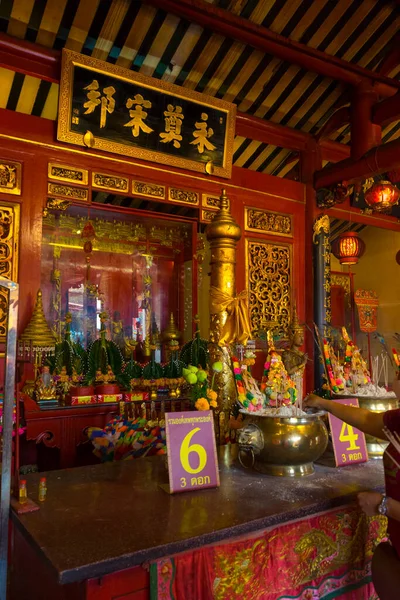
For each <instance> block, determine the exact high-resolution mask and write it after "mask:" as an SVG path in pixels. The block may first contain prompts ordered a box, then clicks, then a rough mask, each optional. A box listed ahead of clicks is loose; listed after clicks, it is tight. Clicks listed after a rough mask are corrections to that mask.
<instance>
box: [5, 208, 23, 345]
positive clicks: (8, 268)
mask: <svg viewBox="0 0 400 600" xmlns="http://www.w3.org/2000/svg"><path fill="white" fill-rule="evenodd" d="M7 215H8V216H9V220H10V219H11V222H9V223H7ZM19 228H20V205H19V204H11V203H10V204H8V203H6V202H0V252H1V255H2V260H1V261H0V275H2V276H3V277H5V278H6V279H10V280H11V281H15V282H18V258H19ZM7 315H8V306H7V291H6V290H5V289H4V288H1V289H0V343H2V344H3V343H5V341H6V331H7Z"/></svg>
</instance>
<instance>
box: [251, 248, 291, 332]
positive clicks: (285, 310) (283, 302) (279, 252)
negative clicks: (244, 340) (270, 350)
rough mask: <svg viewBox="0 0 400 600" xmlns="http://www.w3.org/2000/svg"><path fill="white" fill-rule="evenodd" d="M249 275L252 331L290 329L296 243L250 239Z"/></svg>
mask: <svg viewBox="0 0 400 600" xmlns="http://www.w3.org/2000/svg"><path fill="white" fill-rule="evenodd" d="M246 279H247V288H248V292H249V312H250V323H251V328H252V332H253V333H256V332H258V331H261V330H265V329H266V328H268V327H278V328H279V329H280V330H285V331H286V330H287V329H288V327H289V323H290V315H291V300H290V298H291V280H292V246H291V245H290V244H284V243H272V242H268V241H262V240H246Z"/></svg>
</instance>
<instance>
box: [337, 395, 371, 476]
mask: <svg viewBox="0 0 400 600" xmlns="http://www.w3.org/2000/svg"><path fill="white" fill-rule="evenodd" d="M335 402H339V403H340V404H347V405H348V406H357V407H358V399H357V398H343V399H341V400H336V399H335ZM329 424H330V426H331V432H332V444H333V451H334V453H335V463H336V466H337V467H344V466H346V465H354V464H356V463H362V462H367V460H368V452H367V444H366V442H365V435H364V434H363V433H362V432H361V431H360V430H359V429H356V428H355V427H352V426H351V425H347V423H345V422H344V421H341V420H340V419H338V418H337V417H334V416H333V415H331V414H329Z"/></svg>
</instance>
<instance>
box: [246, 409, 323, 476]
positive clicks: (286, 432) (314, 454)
mask: <svg viewBox="0 0 400 600" xmlns="http://www.w3.org/2000/svg"><path fill="white" fill-rule="evenodd" d="M322 416H323V413H322V412H312V413H304V414H302V415H299V416H295V417H279V416H270V415H254V414H252V415H249V414H247V415H246V419H245V422H244V426H243V428H242V429H241V430H240V432H239V437H238V444H239V460H240V463H241V464H242V466H244V467H247V468H254V469H255V470H256V471H259V472H260V473H265V474H266V475H276V476H285V477H302V476H304V475H311V474H312V473H314V465H313V463H314V462H315V461H317V460H318V458H320V456H322V454H323V453H324V452H325V450H326V447H327V445H328V431H327V429H326V427H325V424H324V422H323V420H322V419H321V417H322Z"/></svg>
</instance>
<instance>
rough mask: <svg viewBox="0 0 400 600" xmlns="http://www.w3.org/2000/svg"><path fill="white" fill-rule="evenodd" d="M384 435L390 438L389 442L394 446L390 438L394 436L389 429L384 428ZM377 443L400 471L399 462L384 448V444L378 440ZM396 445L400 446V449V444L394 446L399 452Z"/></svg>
mask: <svg viewBox="0 0 400 600" xmlns="http://www.w3.org/2000/svg"><path fill="white" fill-rule="evenodd" d="M383 433H384V434H385V435H386V437H387V438H388V440H389V441H390V442H391V443H392V444H393V442H392V440H391V439H390V438H393V435H392V433H391V431H390V430H389V429H388V428H387V427H384V428H383ZM397 437H398V436H397ZM377 442H378V445H379V446H380V447H381V448H382V450H384V451H385V452H386V454H387V456H388V457H389V458H390V460H391V461H392V462H393V463H394V464H395V465H396V467H397V468H398V469H400V464H399V463H398V462H397V460H396V459H395V458H393V456H392V455H391V454H390V452H389V450H388V449H387V448H384V447H383V446H382V444H381V443H380V442H379V441H378V440H377ZM395 442H396V440H395ZM396 445H397V446H399V448H400V444H398V443H397V442H396V443H395V444H393V446H394V447H395V449H396V450H397V452H399V450H398V448H397V446H396Z"/></svg>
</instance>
